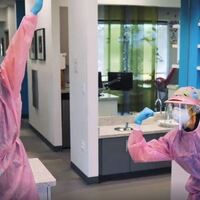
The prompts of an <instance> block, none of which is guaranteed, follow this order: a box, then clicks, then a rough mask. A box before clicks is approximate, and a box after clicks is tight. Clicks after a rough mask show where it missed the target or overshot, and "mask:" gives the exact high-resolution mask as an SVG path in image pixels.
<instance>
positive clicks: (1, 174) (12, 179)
mask: <svg viewBox="0 0 200 200" xmlns="http://www.w3.org/2000/svg"><path fill="white" fill-rule="evenodd" d="M36 23H37V17H36V16H33V15H30V16H26V17H24V19H23V20H22V22H21V25H20V27H19V29H18V31H17V32H16V33H15V35H14V37H13V39H12V41H11V43H10V45H9V48H8V50H7V54H6V57H5V58H4V60H3V62H2V64H1V68H0V199H1V200H14V199H16V200H37V199H39V198H38V194H37V191H36V186H35V182H34V178H33V175H32V171H31V168H30V165H29V162H28V159H27V156H26V152H25V149H24V146H23V144H22V142H21V141H20V139H19V134H20V124H21V123H20V121H21V107H22V104H21V96H20V90H21V83H22V80H23V77H24V72H25V66H26V60H27V56H28V52H29V48H30V45H31V41H32V37H33V33H34V30H35V27H36Z"/></svg>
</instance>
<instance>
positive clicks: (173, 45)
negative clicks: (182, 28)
mask: <svg viewBox="0 0 200 200" xmlns="http://www.w3.org/2000/svg"><path fill="white" fill-rule="evenodd" d="M172 48H176V49H177V48H178V44H172ZM199 48H200V46H199Z"/></svg>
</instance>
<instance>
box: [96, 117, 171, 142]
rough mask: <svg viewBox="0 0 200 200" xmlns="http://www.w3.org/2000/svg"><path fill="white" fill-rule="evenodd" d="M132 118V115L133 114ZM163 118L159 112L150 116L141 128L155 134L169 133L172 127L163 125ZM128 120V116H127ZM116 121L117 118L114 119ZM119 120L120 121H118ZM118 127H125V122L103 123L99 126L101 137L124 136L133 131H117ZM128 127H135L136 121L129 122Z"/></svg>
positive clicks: (146, 132) (145, 132) (147, 132)
mask: <svg viewBox="0 0 200 200" xmlns="http://www.w3.org/2000/svg"><path fill="white" fill-rule="evenodd" d="M131 118H132V116H131ZM159 119H161V118H160V117H159V114H157V115H156V116H154V117H150V118H149V119H147V120H145V121H144V122H143V124H142V125H141V129H142V131H143V132H144V134H154V133H167V132H169V131H170V130H171V129H172V128H169V127H161V126H159V125H158V124H159V123H158V120H159ZM126 120H127V122H128V118H126ZM114 121H115V120H114ZM132 121H133V118H132ZM118 122H119V121H118ZM116 127H125V123H124V122H122V123H119V124H114V123H113V124H109V125H103V124H102V125H101V126H99V138H113V137H123V136H129V134H130V133H131V132H132V130H131V131H122V132H121V131H117V130H115V128H116ZM128 127H131V128H134V123H129V125H128Z"/></svg>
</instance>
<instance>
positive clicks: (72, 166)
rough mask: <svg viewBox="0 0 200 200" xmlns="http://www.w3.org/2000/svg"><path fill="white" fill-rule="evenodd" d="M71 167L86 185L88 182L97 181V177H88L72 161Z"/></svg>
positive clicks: (93, 182)
mask: <svg viewBox="0 0 200 200" xmlns="http://www.w3.org/2000/svg"><path fill="white" fill-rule="evenodd" d="M71 168H72V169H73V170H74V171H75V172H76V173H77V174H78V175H79V176H80V177H81V178H82V179H83V180H84V181H85V183H87V184H88V185H90V184H95V183H99V177H98V176H96V177H88V176H86V175H85V174H84V173H83V172H82V171H81V170H80V169H79V168H78V167H77V166H76V165H75V164H74V163H73V162H71Z"/></svg>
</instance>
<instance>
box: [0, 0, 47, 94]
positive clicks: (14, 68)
mask: <svg viewBox="0 0 200 200" xmlns="http://www.w3.org/2000/svg"><path fill="white" fill-rule="evenodd" d="M42 2H43V1H42V0H36V1H35V5H34V7H33V8H32V10H31V12H32V14H31V15H29V16H25V17H24V18H23V20H22V22H21V24H20V26H19V28H18V30H17V32H16V33H15V35H14V36H13V38H12V40H11V42H10V45H9V47H8V50H7V52H6V56H5V58H4V60H3V62H2V65H1V67H2V70H5V72H6V74H7V77H8V80H9V83H10V87H11V90H12V91H13V95H14V97H16V98H17V97H18V96H19V93H20V90H21V83H22V80H23V78H24V73H25V67H26V61H27V57H28V53H29V48H30V46H31V42H32V38H33V34H34V31H35V28H36V24H37V16H36V15H37V13H38V12H39V11H40V9H41V7H42Z"/></svg>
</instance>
